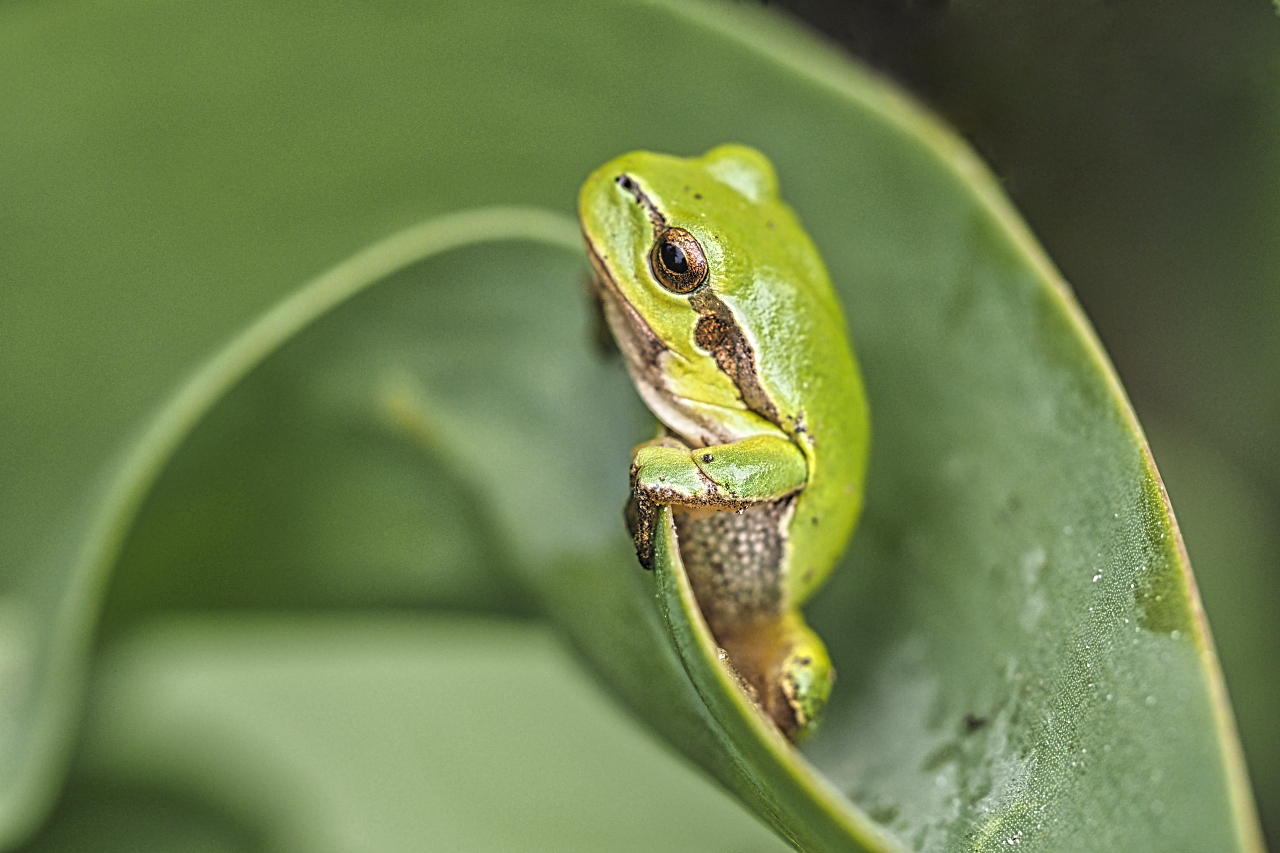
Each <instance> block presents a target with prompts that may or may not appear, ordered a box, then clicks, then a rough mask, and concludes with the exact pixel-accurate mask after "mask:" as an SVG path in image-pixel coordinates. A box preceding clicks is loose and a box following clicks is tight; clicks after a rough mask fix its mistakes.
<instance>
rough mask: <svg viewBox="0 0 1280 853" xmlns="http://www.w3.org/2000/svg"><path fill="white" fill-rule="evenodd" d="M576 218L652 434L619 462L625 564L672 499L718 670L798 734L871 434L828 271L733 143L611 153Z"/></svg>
mask: <svg viewBox="0 0 1280 853" xmlns="http://www.w3.org/2000/svg"><path fill="white" fill-rule="evenodd" d="M579 215H580V219H581V224H582V231H583V235H584V237H585V239H586V244H587V249H588V252H589V254H590V257H591V263H592V266H593V268H594V275H593V278H592V283H591V290H592V292H593V294H594V296H595V297H596V299H597V301H598V305H599V307H600V309H601V313H602V314H603V318H604V321H605V322H606V323H607V326H608V329H609V331H610V332H611V334H612V337H613V340H614V341H615V342H616V344H617V347H618V349H619V350H620V351H621V352H622V355H623V358H624V360H625V361H626V364H627V368H628V370H629V372H630V374H631V377H632V380H633V381H634V382H635V385H636V388H637V389H638V391H639V393H640V395H641V397H643V399H644V401H645V403H646V404H647V405H648V407H649V408H650V409H651V410H652V411H653V413H654V414H655V415H656V416H657V418H658V419H659V420H660V421H661V424H662V427H661V430H660V434H659V436H658V438H656V439H654V440H653V441H649V442H646V443H644V444H642V445H640V446H639V447H637V448H636V449H635V450H634V451H633V455H632V459H631V492H632V494H631V500H630V502H629V504H628V512H627V516H628V525H629V527H630V529H631V532H632V535H633V537H634V539H635V544H636V552H637V554H638V555H639V559H640V563H641V564H642V565H643V566H645V567H646V568H652V560H653V537H654V528H655V524H656V521H657V518H658V508H659V507H660V506H662V505H668V506H670V507H671V508H672V511H673V520H674V523H675V528H676V534H677V540H678V544H679V549H680V555H681V558H682V561H683V563H684V565H685V569H686V570H687V572H688V574H689V579H690V582H691V584H692V587H693V590H694V593H695V595H696V596H697V599H698V604H699V606H700V608H701V610H702V614H703V616H704V618H705V619H706V621H707V624H708V626H709V627H710V629H711V632H712V634H713V636H714V637H715V639H716V642H717V644H718V645H719V646H720V647H721V649H722V650H723V651H724V653H725V655H722V658H723V657H725V656H727V658H728V662H729V664H730V665H731V668H732V669H733V671H734V673H735V674H736V676H737V680H738V682H739V684H741V685H742V686H743V687H744V689H745V690H746V691H747V693H748V694H749V695H750V696H751V698H752V699H753V701H754V702H755V703H756V705H757V706H758V707H759V708H760V709H761V710H762V711H763V712H764V713H765V714H766V715H767V716H768V717H769V718H770V719H772V720H773V722H774V723H776V724H777V727H778V728H779V729H780V730H781V731H782V732H783V733H784V734H785V735H787V736H788V737H789V738H791V739H792V740H793V741H799V740H800V739H802V738H804V737H806V736H807V735H808V734H810V733H811V732H812V731H813V729H814V727H815V726H816V724H817V722H818V717H819V714H820V712H821V710H822V707H823V705H824V704H825V703H826V701H827V697H828V696H829V695H830V693H831V687H832V683H833V681H834V678H835V672H834V670H833V669H832V666H831V660H830V658H829V656H828V654H827V650H826V647H825V646H824V645H823V643H822V641H821V640H820V639H819V638H818V636H817V635H816V634H815V633H814V632H813V631H812V630H811V629H810V628H809V627H808V625H806V624H805V621H804V618H803V616H802V614H801V612H800V605H801V604H803V603H804V602H805V600H806V599H807V598H808V597H809V595H810V594H811V593H812V592H813V591H814V590H815V589H816V588H817V587H818V585H819V584H821V583H822V582H823V580H824V579H825V578H826V577H827V575H828V574H829V573H830V572H831V569H832V567H833V566H834V565H835V563H836V560H837V559H838V558H839V557H840V554H841V552H842V551H843V550H844V547H845V543H846V542H847V541H848V538H849V536H850V534H851V533H852V532H853V527H854V524H855V522H856V520H857V517H858V514H859V512H860V510H861V506H862V490H863V480H864V476H865V472H866V462H867V447H868V440H869V425H868V416H867V406H866V402H865V399H864V395H863V388H862V380H861V377H860V375H859V372H858V366H857V362H856V361H855V359H854V355H853V350H852V348H851V347H850V344H849V339H848V337H847V334H846V330H845V321H844V315H843V313H842V311H841V308H840V303H839V302H838V301H837V299H836V295H835V292H834V291H833V289H832V286H831V281H830V279H829V278H828V276H827V272H826V269H825V267H824V265H823V263H822V260H821V258H820V257H819V256H818V252H817V250H816V248H815V247H814V245H813V242H812V241H811V240H810V239H809V236H808V234H806V233H805V231H804V229H803V228H802V227H801V225H800V222H799V220H798V219H797V218H796V215H795V213H794V212H792V210H791V208H790V207H788V206H787V204H786V203H785V202H783V201H782V200H781V199H780V198H779V196H778V182H777V178H776V176H775V173H774V169H773V166H772V164H771V163H770V162H769V161H768V160H767V159H766V158H765V156H764V155H763V154H761V153H760V152H758V151H756V150H754V149H752V148H747V147H744V146H741V145H723V146H720V147H718V148H714V149H712V150H711V151H709V152H707V153H706V154H704V155H703V156H701V157H695V158H688V159H686V158H680V157H671V156H666V155H662V154H654V153H649V152H643V151H638V152H634V153H631V154H626V155H623V156H622V157H619V158H617V159H616V160H612V161H610V162H609V163H606V164H605V165H604V166H601V167H600V168H599V169H597V170H596V171H595V172H594V173H592V175H591V176H590V177H589V178H587V181H586V183H585V184H584V185H583V187H582V191H581V194H580V196H579Z"/></svg>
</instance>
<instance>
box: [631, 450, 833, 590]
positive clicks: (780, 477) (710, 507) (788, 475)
mask: <svg viewBox="0 0 1280 853" xmlns="http://www.w3.org/2000/svg"><path fill="white" fill-rule="evenodd" d="M808 470H809V469H808V463H807V462H806V461H805V458H804V454H803V453H802V452H801V451H800V448H798V447H797V446H796V445H794V444H792V443H791V442H790V441H788V440H787V439H785V438H783V437H781V436H774V435H758V436H752V437H750V438H745V439H743V440H742V441H736V442H733V443H732V444H719V445H714V446H712V447H701V448H690V447H689V446H688V445H686V444H684V442H682V441H680V440H679V439H677V438H675V437H673V436H664V437H662V438H658V439H654V440H653V441H649V442H646V443H644V444H641V445H640V446H639V447H637V448H636V449H635V450H634V451H633V452H632V455H631V503H630V504H628V506H627V526H628V527H629V528H630V530H631V535H632V536H633V537H635V542H636V556H637V557H639V558H640V564H641V565H642V566H644V567H645V568H646V569H652V568H653V533H654V525H655V524H656V523H657V516H658V507H660V506H680V507H686V508H690V509H694V510H698V509H702V510H706V511H708V512H714V511H738V510H743V509H747V508H748V507H751V506H754V505H756V504H760V503H765V502H768V501H776V500H779V499H781V498H784V497H786V496H787V495H789V494H791V493H793V492H795V491H797V490H799V489H801V488H803V487H804V484H805V480H806V479H807V477H808Z"/></svg>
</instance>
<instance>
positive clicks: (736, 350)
mask: <svg viewBox="0 0 1280 853" xmlns="http://www.w3.org/2000/svg"><path fill="white" fill-rule="evenodd" d="M689 304H690V305H692V306H693V308H694V310H696V311H697V312H698V314H699V315H700V316H699V318H698V325H697V327H695V329H694V332H693V335H694V341H695V342H696V343H697V344H698V346H699V347H701V348H702V349H704V350H706V351H707V352H709V353H711V355H712V356H713V357H714V358H715V360H716V364H717V365H719V367H720V369H721V370H722V371H724V372H725V374H727V375H728V377H729V378H730V379H732V380H733V384H734V385H735V386H737V388H738V393H739V394H740V395H741V396H742V402H744V403H746V404H747V408H749V409H751V411H753V412H755V413H756V414H758V415H760V416H761V417H763V418H765V419H767V420H769V421H770V422H771V423H774V424H777V425H778V426H782V419H781V416H780V415H779V414H778V407H777V406H775V405H774V403H773V400H771V399H769V395H768V394H766V393H765V390H764V388H763V387H762V386H761V385H760V376H759V374H758V373H757V371H756V354H755V351H754V350H752V348H751V344H750V343H748V342H747V338H746V335H744V334H742V329H741V328H739V326H738V322H737V320H736V319H734V316H733V312H732V311H730V310H729V306H728V305H725V304H724V303H723V302H721V301H720V299H719V297H717V296H716V295H715V294H714V293H712V292H711V289H710V288H703V289H702V290H700V291H698V292H697V293H695V294H693V296H691V297H690V298H689Z"/></svg>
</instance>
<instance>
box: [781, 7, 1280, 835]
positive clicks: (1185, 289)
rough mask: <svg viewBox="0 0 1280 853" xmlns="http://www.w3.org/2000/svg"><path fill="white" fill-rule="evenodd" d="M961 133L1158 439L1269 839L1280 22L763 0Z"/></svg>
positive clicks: (1277, 761) (1276, 509) (1276, 744)
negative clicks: (1038, 245)
mask: <svg viewBox="0 0 1280 853" xmlns="http://www.w3.org/2000/svg"><path fill="white" fill-rule="evenodd" d="M775 5H777V6H780V7H782V8H785V9H787V10H788V11H789V12H791V13H793V14H795V15H796V16H798V17H800V18H801V19H803V20H805V21H806V22H808V23H809V24H810V25H811V26H813V27H815V28H816V29H819V30H821V31H823V32H824V33H826V34H827V35H828V37H830V38H832V39H834V40H836V41H838V42H840V43H841V44H842V45H843V46H845V47H846V48H847V49H849V50H850V51H851V52H852V53H854V54H855V55H858V56H860V57H862V58H863V59H865V60H866V61H868V62H870V63H871V64H872V65H874V66H877V67H879V68H880V69H881V70H883V71H884V72H885V73H887V74H889V75H890V76H892V77H893V78H895V79H896V80H898V81H899V82H901V83H903V84H904V85H906V86H907V87H908V88H909V89H911V90H912V91H913V92H915V93H916V94H917V95H918V96H919V97H921V98H922V99H923V100H924V101H925V102H926V103H928V104H929V105H930V106H932V107H933V108H934V109H935V110H937V111H938V112H939V113H940V114H942V115H943V116H945V117H946V118H947V119H948V120H950V121H951V122H952V124H953V125H954V126H955V127H956V128H957V129H958V130H959V131H960V132H961V133H962V134H964V135H965V136H966V137H967V138H968V139H969V140H970V142H972V143H973V144H974V145H975V147H976V148H977V149H978V151H979V152H980V153H981V154H982V155H983V156H984V158H985V159H986V160H987V162H988V163H989V164H990V165H991V167H992V169H993V170H994V171H995V172H996V174H997V175H998V176H999V177H1000V178H1001V179H1002V181H1003V183H1004V186H1005V190H1006V191H1007V192H1008V193H1009V195H1010V196H1011V197H1012V198H1013V200H1014V202H1015V203H1016V204H1017V205H1018V208H1019V209H1020V210H1021V211H1022V213H1023V215H1024V216H1025V217H1026V218H1027V220H1028V222H1029V223H1030V224H1031V227H1032V229H1033V230H1034V231H1035V232H1036V234H1037V236H1038V237H1039V238H1040V240H1041V242H1042V243H1043V244H1044V246H1045V248H1046V249H1047V250H1048V253H1049V255H1050V257H1052V258H1053V260H1054V261H1055V262H1056V263H1057V265H1058V267H1059V268H1060V269H1061V270H1062V271H1063V274H1064V275H1065V277H1066V279H1067V281H1069V282H1070V283H1071V285H1072V287H1073V288H1074V289H1075V292H1076V295H1077V297H1078V298H1079V300H1080V302H1081V304H1082V305H1083V306H1084V309H1085V312H1086V313H1087V314H1088V315H1089V318H1090V319H1091V320H1092V321H1093V324H1094V327H1095V328H1096V329H1097V331H1098V334H1099V336H1100V337H1101V338H1102V341H1103V343H1104V344H1105V346H1106V347H1107V350H1108V352H1109V353H1110V355H1111V358H1112V360H1113V362H1114V363H1115V366H1116V369H1117V371H1118V372H1119V374H1120V378H1121V379H1122V380H1123V382H1124V384H1125V388H1126V389H1127V390H1128V392H1129V395H1130V398H1131V399H1132V401H1133V404H1134V407H1135V408H1136V409H1137V412H1138V418H1139V420H1141V422H1142V424H1143V427H1144V429H1145V430H1146V432H1147V437H1148V439H1149V440H1150V442H1151V447H1152V451H1153V453H1154V454H1155V458H1156V463H1157V464H1158V465H1159V467H1160V472H1161V474H1162V475H1163V477H1164V480H1165V485H1166V487H1167V488H1168V491H1169V497H1170V500H1171V501H1172V502H1173V506H1174V510H1175V512H1176V513H1177V516H1178V521H1179V524H1180V525H1181V527H1182V533H1183V536H1184V538H1185V540H1186V545H1187V550H1188V552H1189V553H1190V556H1191V564H1192V565H1193V566H1194V567H1195V572H1196V578H1197V580H1198V582H1199V585H1200V592H1201V596H1202V598H1203V601H1204V605H1205V608H1206V610H1207V611H1208V613H1209V616H1210V619H1211V620H1212V625H1213V633H1214V637H1215V639H1216V641H1217V645H1218V653H1219V656H1220V658H1221V661H1222V666H1223V669H1224V670H1225V673H1226V677H1227V683H1228V688H1229V690H1230V692H1231V698H1232V701H1233V703H1234V705H1235V709H1236V716H1237V720H1238V723H1239V726H1240V734H1241V738H1242V739H1243V741H1244V745H1245V751H1246V753H1247V757H1248V761H1249V765H1250V771H1251V775H1252V778H1253V782H1254V787H1255V794H1256V796H1257V800H1258V807H1259V809H1260V811H1261V813H1262V820H1263V825H1264V828H1265V830H1266V832H1267V836H1268V839H1269V840H1270V843H1271V844H1272V846H1274V845H1275V844H1276V843H1277V840H1280V724H1278V723H1280V714H1278V713H1277V709H1280V619H1277V617H1276V614H1277V613H1280V17H1277V14H1276V7H1275V6H1274V5H1273V4H1272V3H1270V2H1266V0H1214V2H1209V1H1208V0H1161V2H1153V0H1067V2H1040V1H1039V0H1035V1H1034V2H1001V1H1000V0H953V2H946V0H901V2H898V0H852V1H851V2H819V0H778V2H777V3H776V4H775Z"/></svg>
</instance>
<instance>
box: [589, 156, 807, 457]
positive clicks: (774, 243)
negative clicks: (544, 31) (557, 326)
mask: <svg viewBox="0 0 1280 853" xmlns="http://www.w3.org/2000/svg"><path fill="white" fill-rule="evenodd" d="M579 214H580V217H581V221H582V230H583V234H584V236H585V238H586V242H587V247H588V249H589V251H590V254H591V260H592V263H593V265H594V266H595V270H596V282H595V286H596V288H597V292H598V293H599V296H600V299H601V302H602V303H603V307H604V310H605V316H606V319H607V320H608V322H609V326H610V329H611V330H612V332H613V335H614V338H615V340H617V342H618V345H619V348H620V349H621V350H622V352H623V354H624V356H625V358H626V360H627V364H628V367H629V368H630V369H631V373H632V376H633V377H634V378H635V380H636V385H637V387H638V388H639V390H640V393H641V394H642V395H643V396H644V398H645V402H646V403H648V404H649V406H650V408H651V409H652V410H653V411H654V412H655V413H657V414H658V416H659V417H660V418H661V419H662V420H663V421H664V422H666V424H667V425H668V426H669V427H671V428H672V429H674V430H675V431H676V432H678V433H679V434H681V435H683V436H685V437H686V438H688V439H690V440H692V441H694V442H701V443H703V444H712V443H719V442H724V441H730V440H734V439H735V438H737V437H738V436H737V435H735V434H734V433H735V431H736V430H737V426H744V425H747V424H748V423H749V422H750V421H752V419H760V418H763V419H764V420H767V421H772V422H774V423H777V422H778V418H777V410H776V408H774V406H773V403H772V401H771V400H769V399H768V395H767V394H766V393H765V392H764V390H763V389H762V388H761V386H760V383H759V381H758V376H757V372H756V368H757V366H756V364H755V361H754V349H753V347H752V340H753V338H754V333H753V328H758V326H759V324H761V323H765V322H769V321H770V309H771V308H772V309H774V312H775V313H776V307H777V300H775V299H772V298H771V294H769V293H764V292H758V291H761V290H763V289H765V288H768V287H772V286H773V282H776V281H778V280H787V279H788V278H789V276H790V275H791V271H789V270H788V269H787V267H788V266H789V265H797V264H798V265H800V266H805V265H807V264H810V263H812V261H810V260H809V259H808V258H805V257H803V255H804V253H805V250H806V248H808V250H809V251H810V252H812V249H811V244H810V243H809V241H808V239H807V237H805V236H804V233H803V231H802V230H801V229H800V226H799V224H798V222H797V221H796V219H795V216H794V214H792V213H791V210H790V208H788V207H787V206H786V205H785V204H784V203H783V202H782V201H781V200H779V198H778V189H777V178H776V176H775V175H774V171H773V167H772V165H770V163H769V161H768V160H767V159H765V157H764V155H762V154H761V153H760V152H758V151H755V150H754V149H751V148H746V147H743V146H740V145H723V146H720V147H719V148H715V149H712V150H711V151H709V152H707V153H706V154H705V155H703V156H702V157H697V158H690V159H685V158H680V157H670V156H666V155H662V154H653V153H649V152H643V151H641V152H633V153H631V154H626V155H624V156H622V157H619V158H617V159H616V160H613V161H611V162H609V163H606V164H605V165H604V166H602V167H600V168H599V169H597V170H596V171H595V172H594V173H593V174H592V175H591V177H589V178H588V179H587V181H586V183H585V184H584V185H583V188H582V192H581V195H580V197H579ZM815 257H816V255H815ZM805 272H806V271H805V270H801V271H800V275H801V276H803V275H804V274H805ZM761 281H765V282H767V283H766V284H765V285H764V286H763V287H762V286H761V285H760V282H761ZM774 319H776V318H774ZM708 413H710V414H708ZM735 425H737V426H735Z"/></svg>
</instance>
